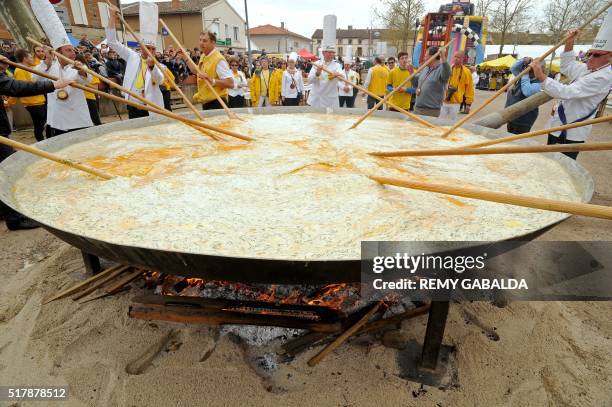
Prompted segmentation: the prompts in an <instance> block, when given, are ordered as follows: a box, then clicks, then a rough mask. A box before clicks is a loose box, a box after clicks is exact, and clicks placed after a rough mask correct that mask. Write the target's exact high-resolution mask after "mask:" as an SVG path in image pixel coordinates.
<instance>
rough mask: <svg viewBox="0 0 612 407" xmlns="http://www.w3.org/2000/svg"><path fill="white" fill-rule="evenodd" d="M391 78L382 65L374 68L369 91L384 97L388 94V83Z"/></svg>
mask: <svg viewBox="0 0 612 407" xmlns="http://www.w3.org/2000/svg"><path fill="white" fill-rule="evenodd" d="M388 78H389V70H388V69H387V68H385V67H384V66H381V65H375V66H373V67H372V77H371V78H370V84H369V86H368V90H369V91H370V92H372V93H374V94H375V95H377V96H380V97H383V96H385V94H386V93H387V81H388Z"/></svg>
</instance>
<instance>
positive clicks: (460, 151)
mask: <svg viewBox="0 0 612 407" xmlns="http://www.w3.org/2000/svg"><path fill="white" fill-rule="evenodd" d="M606 150H612V143H586V144H583V143H579V144H553V145H550V146H544V145H542V146H504V147H488V148H474V147H464V148H461V147H459V148H441V149H437V150H436V149H434V150H405V151H389V152H378V153H370V155H373V156H377V157H425V156H441V155H482V154H526V153H575V152H579V151H606Z"/></svg>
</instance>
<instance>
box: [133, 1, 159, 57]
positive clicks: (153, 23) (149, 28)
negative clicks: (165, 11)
mask: <svg viewBox="0 0 612 407" xmlns="http://www.w3.org/2000/svg"><path fill="white" fill-rule="evenodd" d="M138 20H139V21H140V38H142V42H144V44H145V45H149V46H153V47H155V46H156V45H157V26H158V24H159V22H158V21H159V10H158V8H157V4H156V3H152V2H148V1H141V2H140V9H139V15H138Z"/></svg>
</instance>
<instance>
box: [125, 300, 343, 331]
mask: <svg viewBox="0 0 612 407" xmlns="http://www.w3.org/2000/svg"><path fill="white" fill-rule="evenodd" d="M128 315H129V316H130V317H132V318H137V319H144V320H148V321H151V320H157V321H169V322H182V323H190V324H206V325H225V324H241V325H261V326H269V325H272V326H280V327H283V328H295V329H308V330H311V331H314V332H327V333H331V332H338V331H339V330H340V328H341V325H340V322H312V321H310V320H304V319H301V318H296V317H287V316H279V315H267V314H242V313H238V312H231V311H227V310H219V309H211V308H199V307H196V308H193V307H190V306H189V305H184V304H183V305H178V304H175V305H174V306H172V305H160V304H134V305H132V306H131V307H130V310H129V312H128Z"/></svg>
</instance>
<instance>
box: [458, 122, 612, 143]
mask: <svg viewBox="0 0 612 407" xmlns="http://www.w3.org/2000/svg"><path fill="white" fill-rule="evenodd" d="M609 121H612V116H602V117H598V118H596V119H590V120H585V121H582V122H577V123H570V124H565V125H563V126H556V127H551V128H548V129H542V130H534V131H530V132H528V133H522V134H514V135H512V136H507V137H502V138H498V139H494V140H488V141H483V142H481V143H475V144H468V145H467V146H462V147H458V148H477V147H485V146H492V145H494V144H500V143H507V142H509V141H514V140H521V139H524V138H529V137H535V136H541V135H542V134H548V133H553V132H555V131H562V130H567V129H574V128H576V127H582V126H590V125H592V124H597V123H605V122H609Z"/></svg>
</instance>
